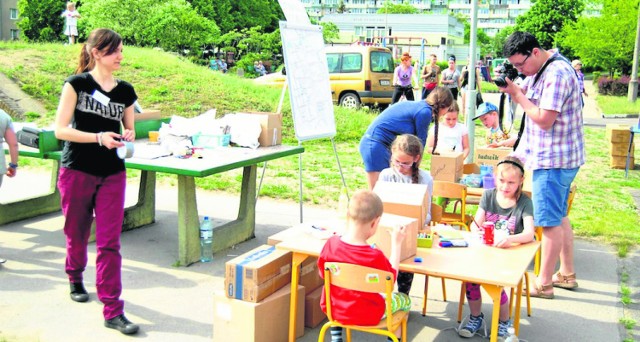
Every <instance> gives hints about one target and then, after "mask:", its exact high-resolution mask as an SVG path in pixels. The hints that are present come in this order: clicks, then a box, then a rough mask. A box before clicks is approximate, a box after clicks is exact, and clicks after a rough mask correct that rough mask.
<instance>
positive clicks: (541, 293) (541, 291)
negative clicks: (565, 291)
mask: <svg viewBox="0 0 640 342" xmlns="http://www.w3.org/2000/svg"><path fill="white" fill-rule="evenodd" d="M549 290H551V292H550V293H549V292H545V291H549ZM529 297H536V298H542V299H553V297H554V296H553V284H549V285H538V283H533V289H532V290H531V291H529Z"/></svg>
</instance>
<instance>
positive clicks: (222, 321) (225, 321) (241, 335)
mask: <svg viewBox="0 0 640 342" xmlns="http://www.w3.org/2000/svg"><path fill="white" fill-rule="evenodd" d="M290 299H291V286H285V287H283V288H281V289H280V290H278V291H276V292H275V293H273V294H272V295H270V296H269V297H267V298H265V299H264V300H263V301H261V302H259V303H250V302H245V301H242V300H237V299H232V298H227V297H226V296H225V295H224V294H222V293H216V294H215V296H214V301H213V308H214V310H213V312H214V317H213V340H214V341H254V342H281V341H287V340H288V336H289V308H290V307H289V303H290ZM304 303H305V291H304V287H303V286H298V304H297V312H296V337H301V336H302V335H304V319H305V308H304Z"/></svg>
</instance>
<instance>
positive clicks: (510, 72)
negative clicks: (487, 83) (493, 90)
mask: <svg viewBox="0 0 640 342" xmlns="http://www.w3.org/2000/svg"><path fill="white" fill-rule="evenodd" d="M505 77H509V79H510V80H511V81H515V80H516V78H518V77H520V74H519V73H518V70H516V68H514V67H513V65H511V64H509V63H504V64H503V65H502V70H500V76H498V77H496V79H495V80H493V83H495V84H496V85H497V86H498V87H500V88H504V87H506V86H507V81H506V80H505Z"/></svg>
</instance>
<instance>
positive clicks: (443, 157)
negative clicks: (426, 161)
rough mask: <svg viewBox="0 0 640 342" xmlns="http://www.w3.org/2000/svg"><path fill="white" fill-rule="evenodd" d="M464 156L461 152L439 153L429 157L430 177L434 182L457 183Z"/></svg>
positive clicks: (460, 175) (460, 174)
mask: <svg viewBox="0 0 640 342" xmlns="http://www.w3.org/2000/svg"><path fill="white" fill-rule="evenodd" d="M463 166H464V156H463V154H462V152H448V153H440V155H432V156H431V176H432V177H433V179H434V180H441V181H447V182H454V183H457V182H458V181H459V180H460V178H461V177H462V169H463Z"/></svg>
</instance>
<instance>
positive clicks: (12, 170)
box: [0, 109, 18, 186]
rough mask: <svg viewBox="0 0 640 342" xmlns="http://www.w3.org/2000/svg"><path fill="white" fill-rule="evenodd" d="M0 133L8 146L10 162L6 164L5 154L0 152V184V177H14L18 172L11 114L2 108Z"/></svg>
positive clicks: (16, 142) (16, 147) (15, 139)
mask: <svg viewBox="0 0 640 342" xmlns="http://www.w3.org/2000/svg"><path fill="white" fill-rule="evenodd" d="M0 134H1V135H2V139H4V142H6V143H7V147H9V156H10V158H11V162H9V165H7V163H6V161H5V154H4V153H1V154H0V186H1V185H2V178H3V176H4V175H7V177H14V176H15V175H16V173H17V172H18V138H17V137H16V132H15V131H14V130H13V122H12V121H11V116H9V114H7V112H5V111H4V110H2V109H0Z"/></svg>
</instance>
